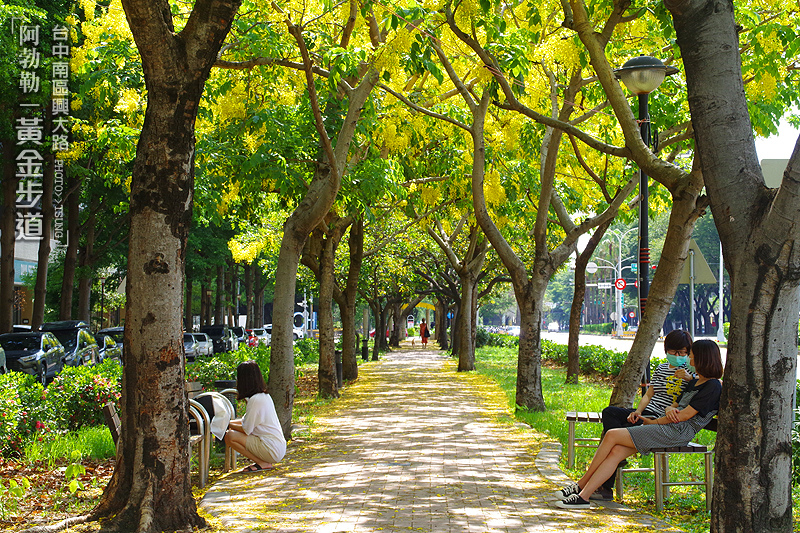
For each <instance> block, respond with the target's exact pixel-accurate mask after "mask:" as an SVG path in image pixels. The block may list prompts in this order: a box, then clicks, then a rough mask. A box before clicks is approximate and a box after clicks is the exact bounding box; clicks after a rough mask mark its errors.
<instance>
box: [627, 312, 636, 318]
mask: <svg viewBox="0 0 800 533" xmlns="http://www.w3.org/2000/svg"><path fill="white" fill-rule="evenodd" d="M628 316H629V317H631V318H636V313H635V312H634V311H631V312H630V313H628Z"/></svg>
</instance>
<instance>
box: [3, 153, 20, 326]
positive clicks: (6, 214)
mask: <svg viewBox="0 0 800 533" xmlns="http://www.w3.org/2000/svg"><path fill="white" fill-rule="evenodd" d="M0 145H2V148H3V214H2V224H3V225H2V228H0V333H9V332H10V331H11V330H12V327H13V320H14V250H15V248H16V239H15V237H16V217H17V186H18V184H19V179H18V178H17V174H16V172H17V169H16V164H15V163H16V154H15V150H16V142H15V140H14V139H3V142H2V143H0Z"/></svg>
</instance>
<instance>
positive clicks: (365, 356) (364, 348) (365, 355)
mask: <svg viewBox="0 0 800 533" xmlns="http://www.w3.org/2000/svg"><path fill="white" fill-rule="evenodd" d="M361 360H362V361H369V339H364V340H363V341H361Z"/></svg>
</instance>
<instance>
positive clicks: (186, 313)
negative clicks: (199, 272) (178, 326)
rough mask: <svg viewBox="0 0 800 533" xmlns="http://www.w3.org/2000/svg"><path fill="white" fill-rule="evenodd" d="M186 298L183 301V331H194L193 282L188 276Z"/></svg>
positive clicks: (185, 281)
mask: <svg viewBox="0 0 800 533" xmlns="http://www.w3.org/2000/svg"><path fill="white" fill-rule="evenodd" d="M184 285H185V287H186V298H185V299H184V301H183V330H184V331H192V329H193V328H194V320H192V319H193V318H194V315H193V314H192V280H191V279H190V278H189V277H188V276H186V279H185V280H184Z"/></svg>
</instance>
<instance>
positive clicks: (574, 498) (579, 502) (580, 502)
mask: <svg viewBox="0 0 800 533" xmlns="http://www.w3.org/2000/svg"><path fill="white" fill-rule="evenodd" d="M556 507H560V508H562V509H579V510H586V509H591V508H592V504H591V503H589V502H587V501H586V500H584V499H583V498H581V496H580V494H577V493H576V494H571V495H570V496H568V497H566V498H565V499H563V500H562V501H560V502H556Z"/></svg>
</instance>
